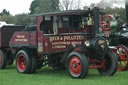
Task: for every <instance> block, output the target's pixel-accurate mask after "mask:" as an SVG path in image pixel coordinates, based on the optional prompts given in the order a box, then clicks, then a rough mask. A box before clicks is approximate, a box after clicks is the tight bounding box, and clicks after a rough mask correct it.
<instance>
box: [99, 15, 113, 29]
mask: <svg viewBox="0 0 128 85" xmlns="http://www.w3.org/2000/svg"><path fill="white" fill-rule="evenodd" d="M114 20H115V18H114V17H113V16H112V15H104V16H103V17H102V18H101V19H100V27H101V28H102V29H103V31H110V30H111V28H110V25H111V22H113V21H114Z"/></svg>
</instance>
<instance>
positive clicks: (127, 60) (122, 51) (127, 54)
mask: <svg viewBox="0 0 128 85" xmlns="http://www.w3.org/2000/svg"><path fill="white" fill-rule="evenodd" d="M117 55H118V56H119V62H118V70H119V71H123V70H125V69H126V68H127V67H128V48H127V47H126V46H124V45H120V46H117Z"/></svg>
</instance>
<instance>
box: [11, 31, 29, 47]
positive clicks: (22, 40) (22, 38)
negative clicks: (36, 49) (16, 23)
mask: <svg viewBox="0 0 128 85" xmlns="http://www.w3.org/2000/svg"><path fill="white" fill-rule="evenodd" d="M29 39H30V37H29V32H15V34H14V35H13V37H12V39H11V40H10V44H13V45H29V42H30V41H29Z"/></svg>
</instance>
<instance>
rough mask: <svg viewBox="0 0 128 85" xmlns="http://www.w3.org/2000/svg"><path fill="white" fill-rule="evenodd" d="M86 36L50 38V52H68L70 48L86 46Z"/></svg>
mask: <svg viewBox="0 0 128 85" xmlns="http://www.w3.org/2000/svg"><path fill="white" fill-rule="evenodd" d="M84 41H85V37H84V35H72V34H70V35H63V36H59V35H58V36H50V37H49V48H50V52H59V51H66V50H67V48H68V47H69V46H80V45H82V44H84Z"/></svg>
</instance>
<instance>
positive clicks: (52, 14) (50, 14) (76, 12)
mask: <svg viewBox="0 0 128 85" xmlns="http://www.w3.org/2000/svg"><path fill="white" fill-rule="evenodd" d="M89 12H90V11H88V10H73V11H59V12H48V13H41V14H35V15H31V16H56V15H82V14H88V13H89Z"/></svg>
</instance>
